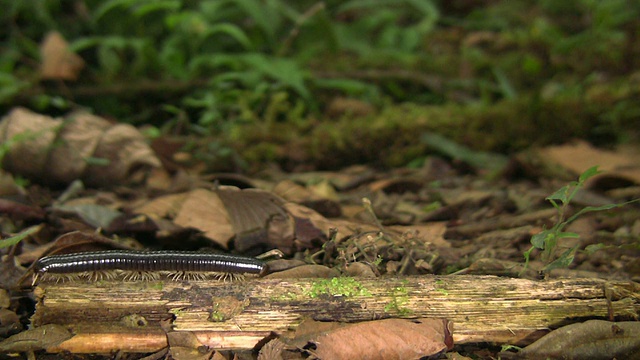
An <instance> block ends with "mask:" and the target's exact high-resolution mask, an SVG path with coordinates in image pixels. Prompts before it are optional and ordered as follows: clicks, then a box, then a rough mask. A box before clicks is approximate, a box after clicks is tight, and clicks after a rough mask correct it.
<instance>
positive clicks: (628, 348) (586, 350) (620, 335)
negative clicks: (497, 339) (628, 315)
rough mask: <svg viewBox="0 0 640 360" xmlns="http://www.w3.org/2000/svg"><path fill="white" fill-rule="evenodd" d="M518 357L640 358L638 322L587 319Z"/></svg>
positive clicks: (533, 345) (555, 331)
mask: <svg viewBox="0 0 640 360" xmlns="http://www.w3.org/2000/svg"><path fill="white" fill-rule="evenodd" d="M520 354H521V355H523V356H525V357H527V358H531V359H534V358H535V359H544V358H552V359H568V360H570V359H592V360H593V359H595V360H597V359H603V360H608V359H640V322H636V321H625V322H610V321H604V320H589V321H585V322H583V323H578V324H571V325H567V326H565V327H562V328H560V329H557V330H554V331H552V332H550V333H549V334H547V335H545V336H544V337H542V338H541V339H539V340H538V341H536V342H534V343H533V344H531V345H529V346H527V347H526V348H524V349H523V350H522V351H521V352H520Z"/></svg>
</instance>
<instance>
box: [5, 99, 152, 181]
mask: <svg viewBox="0 0 640 360" xmlns="http://www.w3.org/2000/svg"><path fill="white" fill-rule="evenodd" d="M0 142H3V143H5V144H8V145H9V151H8V153H7V154H6V156H5V158H4V159H3V163H2V166H3V167H4V168H5V169H7V170H8V171H10V172H12V173H15V174H20V175H22V176H26V177H29V178H31V179H34V180H36V181H40V182H43V183H48V184H66V183H69V182H71V181H73V180H75V179H81V180H83V181H84V182H85V183H87V184H88V185H92V186H113V185H115V184H118V183H122V182H126V181H128V180H131V179H134V178H136V177H137V175H139V174H140V173H145V172H146V171H148V170H149V169H150V168H153V167H159V166H160V161H159V160H158V159H157V158H156V156H155V155H154V154H153V151H152V150H151V148H150V147H149V146H148V145H147V144H146V142H145V139H144V137H143V136H142V135H141V134H140V133H139V132H138V130H137V129H136V128H134V127H133V126H131V125H127V124H117V125H112V124H110V123H109V122H108V121H107V120H105V119H102V118H100V117H97V116H94V115H91V114H88V113H75V114H70V115H69V116H67V117H66V118H65V119H54V118H51V117H48V116H44V115H39V114H36V113H34V112H31V111H29V110H27V109H23V108H15V109H13V110H12V111H11V112H10V113H9V114H8V115H7V116H5V117H4V118H3V120H2V122H1V123H0Z"/></svg>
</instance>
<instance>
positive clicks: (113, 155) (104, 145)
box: [83, 124, 160, 186]
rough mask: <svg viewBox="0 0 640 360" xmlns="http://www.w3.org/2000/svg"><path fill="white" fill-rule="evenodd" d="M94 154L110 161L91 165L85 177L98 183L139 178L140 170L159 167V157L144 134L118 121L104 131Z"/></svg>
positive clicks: (146, 170) (106, 184)
mask: <svg viewBox="0 0 640 360" xmlns="http://www.w3.org/2000/svg"><path fill="white" fill-rule="evenodd" d="M93 157H94V158H98V159H106V160H108V161H109V165H108V166H103V165H90V166H89V167H88V168H87V170H86V173H85V174H84V176H83V178H84V179H85V181H87V183H89V184H94V185H98V186H109V185H111V184H113V183H114V182H116V183H117V182H122V181H124V180H126V179H131V178H135V179H137V176H138V175H140V172H142V173H146V172H148V170H149V169H150V168H153V167H159V166H160V160H158V158H157V157H156V156H155V155H154V154H153V151H152V150H151V148H150V147H149V145H147V143H146V142H145V139H144V137H143V136H142V134H140V132H139V131H138V130H137V129H136V128H135V127H133V126H131V125H129V124H117V125H114V126H112V127H110V128H108V129H107V130H105V131H104V133H103V134H102V137H101V138H100V142H99V143H98V146H97V147H96V150H95V152H94V153H93Z"/></svg>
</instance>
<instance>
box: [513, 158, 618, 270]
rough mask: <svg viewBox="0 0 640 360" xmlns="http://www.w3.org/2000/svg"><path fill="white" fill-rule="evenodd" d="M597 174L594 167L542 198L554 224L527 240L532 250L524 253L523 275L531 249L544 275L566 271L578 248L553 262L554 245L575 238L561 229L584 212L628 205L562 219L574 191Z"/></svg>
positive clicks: (574, 193)
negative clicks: (548, 205)
mask: <svg viewBox="0 0 640 360" xmlns="http://www.w3.org/2000/svg"><path fill="white" fill-rule="evenodd" d="M599 173H601V171H599V170H598V167H597V166H594V167H591V168H589V169H588V170H586V171H585V172H583V173H582V174H581V175H580V177H579V178H578V181H572V182H570V183H569V184H568V185H565V186H563V187H562V188H560V189H559V190H558V191H556V192H555V193H553V194H551V195H549V196H548V197H546V200H548V201H549V202H550V203H551V205H553V207H554V208H556V210H558V220H557V221H556V223H555V225H553V227H552V228H551V229H545V230H543V231H541V232H540V233H538V234H536V235H534V236H533V237H531V244H532V246H531V248H530V249H529V250H527V251H526V252H525V253H524V259H525V264H524V269H523V272H524V270H526V268H527V265H528V264H529V257H530V255H531V252H532V251H533V249H539V250H542V251H543V253H542V260H543V261H544V262H545V263H546V266H545V267H544V268H543V269H542V271H543V272H544V273H545V274H546V273H548V272H549V271H551V270H553V269H558V268H566V267H568V266H569V265H571V263H572V262H573V258H574V256H575V253H576V250H577V249H578V247H577V246H575V247H572V248H570V249H568V250H566V251H565V252H563V253H562V254H561V255H560V256H558V257H557V258H556V259H555V260H554V258H555V252H556V249H557V246H558V241H559V240H560V239H565V238H578V237H579V235H578V234H576V233H573V232H565V231H564V228H565V227H566V226H567V225H568V224H570V223H571V222H572V221H574V220H575V219H577V218H578V217H579V216H581V215H583V214H586V213H588V212H593V211H604V210H610V209H613V208H617V207H621V206H624V205H626V204H628V202H627V203H622V204H607V205H603V206H587V207H584V208H582V209H581V210H580V211H578V212H577V213H575V214H573V215H572V216H570V217H569V218H566V216H567V214H566V213H567V210H568V206H569V203H570V202H571V200H572V199H573V198H574V196H575V195H576V193H577V192H578V190H580V189H581V188H582V187H584V184H585V182H586V181H587V180H588V179H590V178H591V177H593V176H595V175H597V174H599Z"/></svg>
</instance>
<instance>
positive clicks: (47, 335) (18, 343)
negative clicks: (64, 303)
mask: <svg viewBox="0 0 640 360" xmlns="http://www.w3.org/2000/svg"><path fill="white" fill-rule="evenodd" d="M72 337H73V335H71V333H70V332H69V331H68V330H67V329H66V328H65V327H64V326H60V325H54V324H49V325H43V326H40V327H37V328H34V329H30V330H27V331H23V332H21V333H18V334H16V335H13V336H11V337H9V338H7V339H5V340H3V341H2V342H0V353H8V352H25V351H35V350H42V349H48V348H51V347H55V346H57V345H59V344H60V343H62V342H63V341H65V340H68V339H71V338H72Z"/></svg>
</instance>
